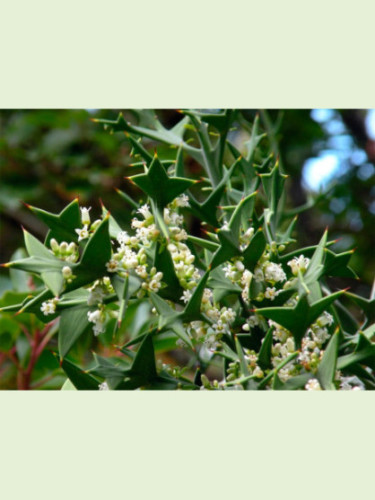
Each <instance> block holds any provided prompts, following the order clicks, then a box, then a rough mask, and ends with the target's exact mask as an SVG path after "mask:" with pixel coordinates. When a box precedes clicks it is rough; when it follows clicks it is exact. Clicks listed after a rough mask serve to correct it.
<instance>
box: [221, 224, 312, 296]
mask: <svg viewBox="0 0 375 500" xmlns="http://www.w3.org/2000/svg"><path fill="white" fill-rule="evenodd" d="M253 234H254V229H253V228H250V229H248V230H247V231H246V232H245V233H244V234H243V235H242V236H241V238H240V240H241V242H243V243H242V244H241V248H242V249H244V248H246V246H247V245H248V244H249V242H250V240H251V238H252V236H253ZM276 248H277V247H276V243H272V245H268V246H267V251H266V252H264V253H263V255H262V257H261V258H260V260H259V262H258V264H257V265H256V267H255V269H254V273H252V272H251V271H249V269H246V268H245V266H244V263H243V259H242V258H234V259H232V260H231V261H230V262H228V263H227V264H226V266H225V267H224V268H223V270H224V272H225V276H226V277H227V278H228V279H230V280H231V281H232V283H235V284H237V285H239V286H240V287H241V288H242V294H241V295H242V298H243V300H244V301H245V302H246V303H249V301H250V298H249V287H250V284H251V281H252V280H253V279H254V280H255V281H256V282H257V284H258V285H259V286H260V287H261V291H259V293H258V295H257V297H256V300H257V301H262V300H263V299H265V298H266V299H268V300H274V299H275V297H277V295H278V294H279V293H280V292H281V290H282V289H285V288H288V287H289V286H290V282H289V281H287V276H286V273H285V271H284V270H283V268H282V265H281V264H277V263H275V262H272V261H271V260H270V258H271V252H274V251H275V250H276ZM284 248H285V246H284V245H280V246H279V250H283V249H284ZM270 251H271V252H270ZM300 258H302V259H303V264H304V266H305V267H304V271H305V270H306V268H307V266H308V264H309V259H306V258H304V257H303V255H302V256H300V257H299V259H300ZM295 260H297V259H295ZM298 262H299V261H298ZM288 265H290V266H291V267H292V266H293V267H292V270H294V269H295V268H296V266H298V263H297V264H296V263H295V262H294V260H293V261H290V262H288ZM300 269H301V271H302V265H301V267H300ZM292 272H293V271H292ZM282 283H284V285H283V288H282V289H280V288H277V287H279V286H280V285H281V284H282Z"/></svg>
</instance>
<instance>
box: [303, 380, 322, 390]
mask: <svg viewBox="0 0 375 500" xmlns="http://www.w3.org/2000/svg"><path fill="white" fill-rule="evenodd" d="M305 389H306V391H321V390H322V388H321V387H320V384H319V381H318V380H317V379H316V378H312V379H310V380H309V381H308V382H307V384H306V385H305Z"/></svg>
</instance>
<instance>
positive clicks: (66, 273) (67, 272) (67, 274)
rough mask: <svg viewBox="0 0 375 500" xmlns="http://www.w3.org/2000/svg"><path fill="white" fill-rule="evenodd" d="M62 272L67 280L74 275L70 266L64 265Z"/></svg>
mask: <svg viewBox="0 0 375 500" xmlns="http://www.w3.org/2000/svg"><path fill="white" fill-rule="evenodd" d="M61 272H62V275H63V277H64V278H65V279H66V280H68V279H69V278H71V277H72V275H73V273H72V270H71V268H70V267H69V266H64V267H63V268H62V271H61Z"/></svg>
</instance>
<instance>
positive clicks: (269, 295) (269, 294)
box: [264, 287, 280, 300]
mask: <svg viewBox="0 0 375 500" xmlns="http://www.w3.org/2000/svg"><path fill="white" fill-rule="evenodd" d="M279 293H280V291H277V290H276V288H275V287H272V288H266V291H265V292H264V296H265V297H266V299H270V300H274V299H275V297H277V295H278V294H279Z"/></svg>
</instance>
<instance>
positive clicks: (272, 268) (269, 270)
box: [264, 262, 286, 282]
mask: <svg viewBox="0 0 375 500" xmlns="http://www.w3.org/2000/svg"><path fill="white" fill-rule="evenodd" d="M264 276H265V278H266V280H268V281H274V282H279V281H285V280H286V274H285V273H284V271H283V268H282V267H281V264H275V263H274V262H269V263H268V264H267V266H266V268H265V271H264Z"/></svg>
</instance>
